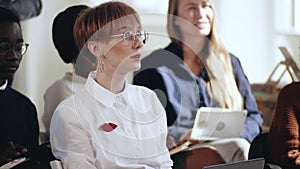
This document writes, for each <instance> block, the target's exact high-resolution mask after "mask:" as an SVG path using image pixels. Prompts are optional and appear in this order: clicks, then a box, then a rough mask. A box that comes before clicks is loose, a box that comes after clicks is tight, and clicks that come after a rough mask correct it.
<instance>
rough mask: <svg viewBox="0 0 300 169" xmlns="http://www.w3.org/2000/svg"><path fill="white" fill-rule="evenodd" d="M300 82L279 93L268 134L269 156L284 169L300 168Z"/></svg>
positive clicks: (287, 86)
mask: <svg viewBox="0 0 300 169" xmlns="http://www.w3.org/2000/svg"><path fill="white" fill-rule="evenodd" d="M299 121H300V82H293V83H291V84H289V85H286V86H285V87H284V88H283V89H282V90H281V91H280V93H279V95H278V98H277V101H276V105H275V110H274V112H273V117H272V121H271V124H270V129H269V133H268V140H267V145H268V147H267V148H268V155H269V157H270V158H271V159H270V160H271V161H272V162H273V163H275V164H278V165H280V166H281V167H282V169H296V168H300V142H299V131H300V130H299Z"/></svg>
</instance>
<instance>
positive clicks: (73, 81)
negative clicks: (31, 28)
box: [42, 5, 96, 141]
mask: <svg viewBox="0 0 300 169" xmlns="http://www.w3.org/2000/svg"><path fill="white" fill-rule="evenodd" d="M87 8H88V6H85V5H75V6H71V7H68V8H67V9H65V10H64V11H62V12H60V13H59V14H58V15H57V16H56V17H55V18H54V21H53V25H52V39H53V43H54V46H55V48H56V49H57V51H58V53H59V56H60V57H61V59H62V60H63V61H64V62H65V63H66V64H69V63H71V64H73V67H74V69H75V70H74V72H73V73H72V72H67V73H66V74H65V75H64V76H63V77H62V78H61V79H59V80H57V81H55V82H54V83H53V84H52V85H51V86H50V87H49V88H48V89H47V90H46V92H45V94H44V113H43V116H42V120H43V123H44V126H45V134H46V138H45V140H43V141H47V140H49V127H50V120H51V117H52V114H53V112H54V110H55V108H56V106H57V105H58V104H59V103H60V102H61V101H62V100H64V99H66V98H67V97H69V96H70V95H71V94H73V93H74V92H76V91H78V90H80V89H82V88H83V86H84V84H85V81H86V78H87V76H88V73H89V72H90V71H91V70H95V69H96V59H95V58H89V59H85V60H83V59H81V60H77V61H76V59H77V56H78V54H79V51H78V48H77V46H76V44H75V42H74V37H73V27H74V24H75V21H76V18H77V16H78V15H79V14H80V13H81V12H82V11H83V10H85V9H87ZM75 62H76V64H75Z"/></svg>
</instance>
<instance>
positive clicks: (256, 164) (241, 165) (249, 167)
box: [202, 158, 265, 169]
mask: <svg viewBox="0 0 300 169" xmlns="http://www.w3.org/2000/svg"><path fill="white" fill-rule="evenodd" d="M264 165H265V160H264V158H256V159H251V160H246V161H239V162H233V163H225V164H218V165H211V166H205V167H203V168H202V169H263V168H264Z"/></svg>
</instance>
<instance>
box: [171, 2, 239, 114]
mask: <svg viewBox="0 0 300 169" xmlns="http://www.w3.org/2000/svg"><path fill="white" fill-rule="evenodd" d="M178 1H179V0H169V9H168V15H169V16H168V22H167V30H168V34H169V37H170V39H171V40H172V42H174V43H176V44H178V45H179V46H182V40H183V38H182V33H181V31H180V29H179V27H178V26H177V25H176V24H175V19H176V17H178V14H177V13H178V9H177V8H178ZM211 8H212V10H213V13H214V9H213V7H212V6H211ZM214 14H215V13H214ZM200 54H201V55H204V56H206V57H203V56H202V57H201V58H205V59H202V62H203V64H204V66H205V68H206V71H207V73H208V76H209V79H210V80H209V82H208V83H207V89H208V92H209V94H210V96H211V98H212V99H213V101H214V102H215V103H217V105H215V106H219V107H223V108H231V109H237V110H241V109H243V107H244V105H243V99H242V96H241V94H240V92H239V90H238V87H237V84H236V81H235V78H234V74H233V68H232V63H231V59H230V55H229V52H228V51H227V50H226V49H225V47H224V45H223V44H222V42H221V40H220V38H219V36H218V33H217V31H216V27H215V17H213V20H212V25H211V32H210V34H209V35H208V36H207V40H206V44H205V45H204V48H203V49H202V51H201V52H200Z"/></svg>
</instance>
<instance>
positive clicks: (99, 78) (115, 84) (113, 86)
mask: <svg viewBox="0 0 300 169" xmlns="http://www.w3.org/2000/svg"><path fill="white" fill-rule="evenodd" d="M125 79H126V77H125V75H118V74H117V73H115V74H110V73H106V72H105V71H104V72H100V71H99V70H98V71H97V73H96V77H95V80H96V82H97V83H99V84H100V85H101V86H102V87H104V88H106V89H107V90H109V91H111V92H112V93H115V94H117V93H120V92H122V91H123V90H124V87H125V81H126V80H125Z"/></svg>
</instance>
